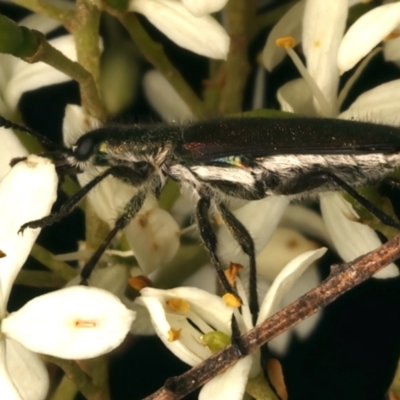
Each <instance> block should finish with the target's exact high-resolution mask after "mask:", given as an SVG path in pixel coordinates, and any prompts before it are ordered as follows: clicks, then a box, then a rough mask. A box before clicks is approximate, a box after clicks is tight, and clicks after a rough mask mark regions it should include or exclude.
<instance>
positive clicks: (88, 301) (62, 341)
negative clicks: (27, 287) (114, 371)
mask: <svg viewBox="0 0 400 400" xmlns="http://www.w3.org/2000/svg"><path fill="white" fill-rule="evenodd" d="M134 318H135V313H134V312H133V311H130V310H128V309H127V308H126V307H125V306H124V305H123V304H122V303H121V302H120V300H119V299H118V298H117V297H116V296H114V295H112V294H111V293H109V292H107V291H105V290H102V289H97V288H90V287H86V286H73V287H69V288H65V289H61V290H58V291H56V292H53V293H49V294H46V295H43V296H39V297H36V298H34V299H33V300H31V301H29V302H28V303H27V304H25V306H24V307H22V308H21V309H20V310H18V311H17V312H14V313H11V314H10V315H8V316H7V317H6V318H5V319H4V320H3V321H2V332H3V333H4V334H5V335H6V336H7V337H9V338H13V339H15V340H17V341H19V342H21V343H22V344H23V345H24V346H25V347H27V348H28V349H30V350H32V351H35V352H38V353H43V354H49V355H53V356H56V357H61V358H65V359H85V358H92V357H96V356H99V355H101V354H105V353H108V352H110V351H111V350H113V349H114V348H116V347H117V346H118V345H119V344H120V343H121V342H122V341H123V340H124V338H125V336H126V334H127V333H128V331H129V328H130V326H131V324H132V322H133V320H134Z"/></svg>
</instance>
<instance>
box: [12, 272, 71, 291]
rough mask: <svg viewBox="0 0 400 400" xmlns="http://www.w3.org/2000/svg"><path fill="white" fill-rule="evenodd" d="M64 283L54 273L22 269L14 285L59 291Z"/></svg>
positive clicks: (64, 281)
mask: <svg viewBox="0 0 400 400" xmlns="http://www.w3.org/2000/svg"><path fill="white" fill-rule="evenodd" d="M66 282H67V281H66V280H65V279H63V278H61V277H60V276H59V275H57V274H55V273H54V272H49V271H30V270H27V269H22V270H21V271H20V272H19V274H18V276H17V278H16V279H15V282H14V283H16V284H17V285H26V286H33V287H40V288H53V289H59V288H61V287H63V286H64V285H65V284H66Z"/></svg>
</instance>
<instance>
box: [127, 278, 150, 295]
mask: <svg viewBox="0 0 400 400" xmlns="http://www.w3.org/2000/svg"><path fill="white" fill-rule="evenodd" d="M128 285H129V286H131V287H133V288H134V289H136V290H137V291H140V290H142V289H143V288H145V287H148V286H152V282H151V280H150V279H149V278H147V276H144V275H140V276H131V277H130V278H129V279H128Z"/></svg>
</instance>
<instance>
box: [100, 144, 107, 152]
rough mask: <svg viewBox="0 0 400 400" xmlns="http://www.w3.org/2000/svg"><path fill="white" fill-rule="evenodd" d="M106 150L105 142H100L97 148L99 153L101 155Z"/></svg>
mask: <svg viewBox="0 0 400 400" xmlns="http://www.w3.org/2000/svg"><path fill="white" fill-rule="evenodd" d="M107 148H108V143H107V142H102V143H101V144H100V146H99V151H100V152H102V153H105V152H106V151H107Z"/></svg>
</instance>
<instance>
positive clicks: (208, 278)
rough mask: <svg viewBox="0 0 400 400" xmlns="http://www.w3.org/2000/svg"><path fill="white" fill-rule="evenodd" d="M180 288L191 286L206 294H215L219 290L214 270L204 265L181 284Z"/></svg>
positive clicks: (208, 265) (209, 265) (210, 266)
mask: <svg viewBox="0 0 400 400" xmlns="http://www.w3.org/2000/svg"><path fill="white" fill-rule="evenodd" d="M182 286H193V287H197V288H199V289H203V290H205V291H207V292H208V293H213V294H217V293H218V290H219V288H220V286H219V283H218V281H217V275H216V273H215V268H214V267H213V266H212V265H211V264H204V265H203V266H202V267H201V268H199V269H197V270H196V271H195V272H194V273H193V274H191V275H190V276H189V277H188V278H186V279H185V280H184V281H183V282H182Z"/></svg>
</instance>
